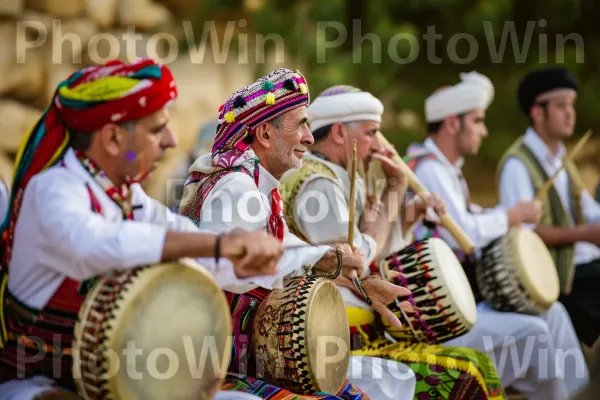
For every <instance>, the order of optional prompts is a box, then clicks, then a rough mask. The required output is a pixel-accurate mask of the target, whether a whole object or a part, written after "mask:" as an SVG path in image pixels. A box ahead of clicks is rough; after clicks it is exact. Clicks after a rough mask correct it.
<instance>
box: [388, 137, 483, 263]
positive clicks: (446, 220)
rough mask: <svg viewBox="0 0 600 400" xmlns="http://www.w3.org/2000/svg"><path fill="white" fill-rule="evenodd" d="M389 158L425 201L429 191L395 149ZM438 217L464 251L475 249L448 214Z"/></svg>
mask: <svg viewBox="0 0 600 400" xmlns="http://www.w3.org/2000/svg"><path fill="white" fill-rule="evenodd" d="M378 135H379V136H378V138H379V141H380V142H381V143H382V144H383V145H384V146H386V147H388V148H392V147H391V145H390V142H388V141H387V139H386V138H385V136H383V134H382V133H381V132H378ZM391 159H392V160H393V161H395V162H396V163H397V164H398V165H399V166H400V168H401V169H402V172H403V173H404V175H406V177H407V179H408V185H409V186H410V188H411V189H412V191H413V192H415V193H416V194H417V195H418V196H419V197H420V198H422V199H423V200H424V201H425V202H427V201H428V200H429V197H428V194H429V192H428V191H427V189H425V187H424V186H423V185H422V184H421V182H420V181H419V179H418V178H417V176H416V175H415V174H414V173H413V171H412V170H411V169H410V167H409V166H408V165H406V163H405V162H404V160H403V159H402V157H400V155H399V154H398V153H397V152H396V151H395V150H394V154H392V157H391ZM438 218H439V219H440V223H441V225H442V226H443V227H444V228H446V230H448V232H450V234H451V235H452V237H454V239H455V240H456V242H457V243H458V245H459V246H460V248H461V249H462V250H463V251H464V252H465V253H467V254H472V253H473V251H474V250H475V244H474V243H473V241H472V240H471V239H470V238H469V237H468V236H467V234H466V233H465V231H464V230H463V229H462V228H461V227H460V226H459V225H458V224H457V223H456V222H454V220H453V219H452V217H451V216H450V215H449V214H444V215H438Z"/></svg>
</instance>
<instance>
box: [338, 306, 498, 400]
mask: <svg viewBox="0 0 600 400" xmlns="http://www.w3.org/2000/svg"><path fill="white" fill-rule="evenodd" d="M346 312H347V314H348V320H349V323H350V335H351V343H352V355H356V356H369V357H379V358H384V359H389V360H395V361H398V362H401V363H403V364H405V365H406V366H408V367H409V368H410V369H411V370H412V371H413V372H414V373H415V376H416V378H417V386H416V390H415V397H414V398H415V399H417V400H459V399H460V400H483V399H489V400H500V399H504V398H505V395H504V391H503V389H502V383H501V381H500V377H499V376H498V372H497V371H496V368H495V366H494V364H493V363H492V361H491V360H490V358H489V357H488V356H487V354H485V353H483V352H480V351H477V350H474V349H469V348H462V347H447V346H442V345H429V344H425V343H409V342H396V343H394V342H392V341H390V340H388V339H387V338H386V337H385V336H384V329H383V325H382V324H381V321H380V320H379V318H378V317H377V316H376V315H375V314H373V313H372V312H371V311H369V310H365V309H361V308H354V307H347V308H346Z"/></svg>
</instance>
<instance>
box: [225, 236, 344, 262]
mask: <svg viewBox="0 0 600 400" xmlns="http://www.w3.org/2000/svg"><path fill="white" fill-rule="evenodd" d="M343 242H344V239H337V240H328V241H324V242H319V243H305V242H302V243H297V244H289V245H287V246H284V247H283V250H284V251H288V250H295V249H302V248H304V247H315V246H330V245H332V244H337V243H343ZM244 255H246V249H245V248H243V247H240V248H238V249H235V250H232V251H231V252H229V256H231V257H237V258H241V257H243V256H244Z"/></svg>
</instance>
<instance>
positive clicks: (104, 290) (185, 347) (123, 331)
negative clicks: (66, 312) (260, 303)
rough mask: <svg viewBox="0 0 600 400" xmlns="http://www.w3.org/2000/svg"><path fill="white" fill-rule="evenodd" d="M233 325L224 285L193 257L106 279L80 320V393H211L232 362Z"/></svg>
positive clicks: (120, 398) (123, 397)
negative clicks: (221, 285)
mask: <svg viewBox="0 0 600 400" xmlns="http://www.w3.org/2000/svg"><path fill="white" fill-rule="evenodd" d="M231 326H232V325H231V316H230V313H229V307H228V304H227V300H226V298H225V295H224V293H223V291H222V290H221V288H220V287H219V286H218V285H217V283H216V281H215V280H214V278H213V277H212V276H211V275H210V273H208V272H207V271H206V270H205V269H204V268H203V267H202V266H201V265H199V264H197V263H196V262H195V261H193V260H189V259H182V260H179V261H176V262H170V263H162V264H157V265H153V266H148V267H142V268H137V269H133V270H128V271H125V272H121V273H118V274H115V275H111V276H105V277H102V278H100V279H99V280H98V281H97V282H96V284H95V286H94V288H93V289H92V291H90V293H89V294H88V296H87V297H86V300H85V302H84V304H83V306H82V308H81V310H80V313H79V321H78V322H77V324H76V326H75V338H74V341H73V361H74V362H73V376H74V378H75V383H76V385H77V390H78V393H79V395H80V396H82V397H83V398H84V399H86V400H87V399H90V400H91V399H98V400H105V399H106V400H108V399H113V400H137V399H140V400H142V399H143V400H154V399H156V400H159V399H160V400H163V399H170V400H171V399H173V400H175V399H181V400H184V399H185V400H188V399H191V398H212V396H213V395H214V394H210V393H212V391H214V390H218V388H219V387H220V385H221V382H222V381H223V379H224V377H225V375H226V372H227V367H228V365H229V360H230V357H231ZM201 367H202V368H201Z"/></svg>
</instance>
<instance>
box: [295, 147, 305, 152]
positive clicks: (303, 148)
mask: <svg viewBox="0 0 600 400" xmlns="http://www.w3.org/2000/svg"><path fill="white" fill-rule="evenodd" d="M294 151H304V152H306V151H308V147H306V146H302V147H296V148H295V149H294Z"/></svg>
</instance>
